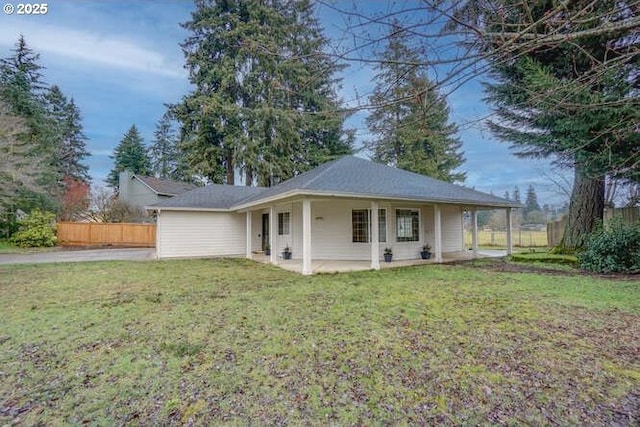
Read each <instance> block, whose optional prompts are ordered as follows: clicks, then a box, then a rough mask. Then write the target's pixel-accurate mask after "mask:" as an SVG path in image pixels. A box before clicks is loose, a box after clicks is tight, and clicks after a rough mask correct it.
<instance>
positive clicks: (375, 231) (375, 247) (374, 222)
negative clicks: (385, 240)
mask: <svg viewBox="0 0 640 427" xmlns="http://www.w3.org/2000/svg"><path fill="white" fill-rule="evenodd" d="M379 221H380V218H378V202H373V201H372V202H371V268H372V269H373V270H380V228H379V227H378V223H379Z"/></svg>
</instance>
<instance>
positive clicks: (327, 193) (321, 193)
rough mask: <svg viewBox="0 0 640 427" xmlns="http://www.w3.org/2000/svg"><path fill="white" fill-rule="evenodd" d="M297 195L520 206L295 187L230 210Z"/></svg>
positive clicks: (505, 204)
mask: <svg viewBox="0 0 640 427" xmlns="http://www.w3.org/2000/svg"><path fill="white" fill-rule="evenodd" d="M297 196H322V197H339V198H355V199H377V200H380V199H384V200H399V201H405V202H418V203H443V204H450V205H461V206H476V207H477V206H483V207H491V208H521V207H523V206H522V204H520V203H499V202H478V201H473V200H449V199H436V198H415V197H399V196H392V195H384V194H362V193H346V192H336V191H320V190H304V189H296V190H289V191H286V192H284V193H281V194H277V195H275V196H271V197H268V198H266V199H258V200H255V201H253V202H249V203H242V204H239V205H234V206H231V208H230V210H247V209H249V208H251V207H255V206H259V205H264V204H269V203H273V202H277V201H279V200H282V199H286V198H288V197H297Z"/></svg>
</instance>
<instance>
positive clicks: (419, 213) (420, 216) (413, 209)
mask: <svg viewBox="0 0 640 427" xmlns="http://www.w3.org/2000/svg"><path fill="white" fill-rule="evenodd" d="M395 210H396V212H395V214H396V217H395V223H396V243H415V242H420V240H421V239H420V236H421V233H422V212H421V209H420V208H400V207H398V208H395ZM398 211H411V212H417V213H418V232H417V235H416V240H400V235H399V233H398V225H399V224H398V219H399V216H398ZM410 218H411V219H412V222H411V233H412V234H413V218H412V216H411V217H410ZM412 237H413V236H412Z"/></svg>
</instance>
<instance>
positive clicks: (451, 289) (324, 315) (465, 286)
mask: <svg viewBox="0 0 640 427" xmlns="http://www.w3.org/2000/svg"><path fill="white" fill-rule="evenodd" d="M0 326H1V327H0V373H1V377H2V381H0V424H1V425H5V424H12V423H24V424H25V425H33V424H44V425H51V424H53V425H60V424H84V423H89V424H100V425H113V424H124V423H133V424H145V425H149V424H171V423H173V424H183V423H188V424H190V423H194V424H199V425H202V424H221V423H225V424H247V423H252V424H315V425H318V424H340V425H343V424H360V423H362V424H372V423H374V424H378V423H392V424H396V423H411V424H414V423H423V424H433V423H445V424H470V425H474V424H495V423H501V424H533V425H539V424H561V425H566V424H590V425H600V424H604V425H610V424H616V423H617V424H620V425H631V424H636V425H637V423H638V422H640V357H639V355H640V285H639V283H638V281H637V280H636V281H634V280H629V279H625V280H614V279H606V278H597V277H594V276H582V275H577V274H574V273H571V272H567V271H559V272H555V273H544V274H538V273H513V272H505V271H498V270H497V269H495V268H493V266H492V264H491V263H477V264H475V265H474V264H472V265H455V266H454V265H450V266H446V265H441V266H435V265H428V266H420V267H412V268H404V269H388V270H382V271H378V272H360V273H352V274H336V275H319V276H313V277H303V276H299V275H296V274H293V273H289V272H286V271H283V270H279V269H277V268H275V267H271V266H267V265H261V264H255V263H251V262H248V261H244V260H182V261H163V262H139V263H135V262H100V263H84V264H79V263H78V264H57V265H54V264H48V265H32V266H11V267H6V266H4V267H0Z"/></svg>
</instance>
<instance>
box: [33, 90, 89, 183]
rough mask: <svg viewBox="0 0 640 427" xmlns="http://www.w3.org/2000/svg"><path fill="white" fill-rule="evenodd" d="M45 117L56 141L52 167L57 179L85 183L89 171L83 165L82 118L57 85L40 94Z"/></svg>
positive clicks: (84, 137) (87, 180)
mask: <svg viewBox="0 0 640 427" xmlns="http://www.w3.org/2000/svg"><path fill="white" fill-rule="evenodd" d="M44 99H45V105H46V110H47V116H48V117H49V119H50V120H51V122H52V126H54V129H55V135H56V138H57V142H56V146H57V149H56V151H55V153H54V165H55V167H56V168H57V170H58V174H59V175H60V176H64V177H65V179H66V181H65V182H68V181H69V178H71V179H73V180H75V181H80V182H82V183H84V184H88V183H89V181H90V177H89V168H88V166H87V165H86V164H84V163H83V161H84V159H85V158H87V157H88V156H89V152H88V151H87V147H86V145H87V137H86V136H85V134H84V132H83V126H82V116H81V114H80V110H79V108H78V107H77V105H76V104H75V102H74V100H73V99H71V100H68V99H67V97H66V96H65V95H64V94H63V93H62V91H61V90H60V88H59V87H58V86H57V85H53V86H51V88H49V90H48V91H47V93H46V94H45V95H44Z"/></svg>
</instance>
